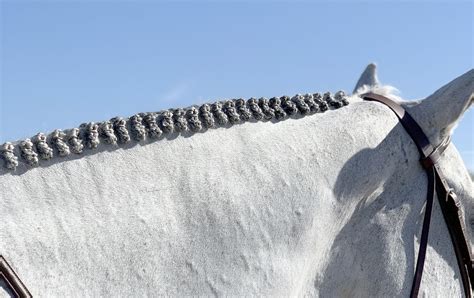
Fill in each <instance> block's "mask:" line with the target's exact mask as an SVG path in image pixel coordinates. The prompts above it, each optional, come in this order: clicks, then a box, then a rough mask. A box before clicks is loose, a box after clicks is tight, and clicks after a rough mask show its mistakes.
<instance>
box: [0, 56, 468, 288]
mask: <svg viewBox="0 0 474 298" xmlns="http://www.w3.org/2000/svg"><path fill="white" fill-rule="evenodd" d="M391 90H392V89H391V88H389V87H386V86H381V85H380V84H379V83H378V80H377V78H376V75H375V66H374V65H369V66H368V68H367V69H366V71H365V72H364V74H363V75H362V76H361V78H360V80H359V82H358V84H357V86H356V88H355V91H354V94H352V96H350V97H347V96H345V95H344V94H343V93H342V92H338V93H337V94H336V95H334V96H333V95H331V94H329V93H327V94H325V95H321V94H318V93H314V94H306V95H296V96H294V97H292V98H290V97H285V96H283V97H274V98H271V99H265V98H260V99H253V98H252V99H249V100H247V101H244V100H241V99H237V100H229V101H225V102H216V103H214V104H205V105H202V106H200V107H197V106H196V107H190V108H187V109H175V110H168V111H162V112H158V113H143V114H139V115H135V116H132V117H130V118H128V119H122V118H114V119H111V120H110V121H104V122H102V123H88V124H85V125H82V126H81V127H79V128H76V129H71V130H66V131H59V130H58V131H55V132H53V133H51V134H49V135H43V134H39V135H37V136H35V137H34V138H32V139H31V140H30V139H28V140H24V141H21V142H16V143H6V144H4V146H3V147H2V149H1V152H0V153H1V156H2V159H3V162H4V168H2V169H0V189H1V192H0V216H1V217H0V222H1V225H0V255H2V256H3V258H4V260H6V262H8V264H9V265H10V266H11V269H12V270H13V271H15V272H16V274H17V275H18V278H19V279H20V280H21V281H22V282H23V284H24V286H25V287H26V288H27V289H28V290H29V291H30V292H31V294H33V295H34V296H38V297H41V296H44V297H53V296H61V297H65V296H66V297H76V296H77V297H84V296H107V297H110V296H116V297H123V296H161V295H166V296H188V295H192V296H228V295H233V296H252V295H258V296H321V297H341V296H342V297H369V296H373V297H382V296H400V297H406V296H408V294H409V292H410V287H411V283H412V279H413V274H414V266H415V262H416V252H417V249H418V242H419V235H420V231H421V221H422V218H423V211H424V204H425V197H426V189H427V178H426V174H425V173H424V171H423V169H422V167H421V166H420V164H419V163H418V159H419V154H418V151H417V149H416V147H415V145H414V143H413V142H412V140H411V138H410V137H409V136H408V134H407V133H406V131H405V130H404V129H403V127H402V126H401V125H400V123H399V122H398V120H397V118H396V116H395V115H394V114H393V113H392V112H391V111H390V110H389V109H388V108H387V107H386V106H383V105H381V104H379V103H375V102H366V101H362V100H361V98H360V97H359V95H360V94H361V93H362V92H366V91H372V92H375V93H379V94H384V95H386V96H388V97H391V98H393V99H396V97H395V96H394V95H393V94H391V93H392V92H391ZM473 92H474V70H470V71H469V72H467V73H466V74H464V75H462V76H460V77H459V78H457V79H455V80H454V81H452V82H450V83H449V84H447V85H445V86H444V87H442V88H441V89H439V90H438V91H436V92H435V93H433V94H432V95H431V96H429V97H427V98H426V99H423V100H420V101H409V102H408V101H407V102H403V100H401V99H398V100H400V101H402V102H403V105H404V106H406V107H407V109H408V110H409V112H410V113H411V114H412V116H413V117H414V118H415V119H416V120H417V121H418V122H419V123H420V125H421V126H422V128H423V129H424V130H425V132H426V133H427V135H428V136H429V139H430V141H431V142H432V143H433V144H438V143H439V142H441V140H443V139H444V138H445V137H446V136H447V135H449V134H451V132H452V129H453V127H454V126H455V125H456V124H457V123H458V122H459V119H460V118H461V116H462V114H463V112H465V111H466V109H467V108H468V107H469V106H470V105H471V104H472V101H473V98H474V97H473ZM440 166H441V168H442V169H443V171H444V172H445V173H446V175H447V177H448V180H449V181H448V182H449V184H450V185H451V186H452V187H453V188H454V189H455V192H456V193H457V194H458V197H459V198H460V199H461V201H462V203H463V209H464V210H465V213H466V222H467V221H469V218H470V216H471V213H472V206H473V202H474V198H473V195H474V192H473V186H472V182H471V180H470V178H469V174H468V172H467V170H466V168H465V166H464V164H463V162H462V160H461V157H460V156H459V153H458V152H457V150H456V148H455V146H454V145H453V144H451V145H449V147H448V148H447V150H446V151H445V153H444V155H443V156H442V157H441V160H440ZM469 235H471V234H470V231H469ZM0 277H1V275H0ZM0 279H1V278H0ZM2 285H3V286H2ZM1 289H3V294H4V295H6V296H8V293H10V294H11V289H10V288H9V287H8V286H7V285H6V283H5V281H4V282H3V284H2V283H0V294H1V293H2V290H1ZM421 293H424V294H426V295H430V296H439V297H448V296H451V297H452V296H461V295H462V285H461V283H460V275H459V271H458V268H457V263H456V258H455V254H454V252H453V248H452V245H451V241H450V239H449V234H448V231H447V228H446V225H445V223H444V220H443V218H442V215H441V212H440V209H439V206H438V205H437V203H436V202H435V206H434V213H433V222H432V227H431V233H430V238H429V245H428V253H427V259H426V265H425V271H424V275H423V280H422V285H421ZM0 296H1V295H0Z"/></svg>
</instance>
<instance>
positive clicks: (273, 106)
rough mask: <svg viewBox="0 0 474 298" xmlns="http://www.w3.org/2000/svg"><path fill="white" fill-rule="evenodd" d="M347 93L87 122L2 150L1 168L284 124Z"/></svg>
mask: <svg viewBox="0 0 474 298" xmlns="http://www.w3.org/2000/svg"><path fill="white" fill-rule="evenodd" d="M348 104H349V101H348V99H347V97H346V95H345V93H344V92H343V91H338V92H336V93H335V94H334V96H333V95H332V94H331V93H330V92H326V93H324V94H323V95H321V94H320V93H314V94H311V93H308V94H305V95H300V94H297V95H295V96H293V97H291V98H290V97H289V96H281V97H272V98H270V99H267V98H263V97H262V98H259V99H256V98H250V99H248V100H244V99H241V98H240V99H232V100H225V101H217V102H214V103H211V104H210V103H205V104H203V105H201V106H191V107H188V108H184V109H183V108H177V109H168V110H164V111H161V112H151V113H139V114H135V115H133V116H131V117H129V118H121V117H114V118H112V119H110V120H107V121H103V122H99V123H95V122H89V123H84V124H81V125H80V126H79V128H72V129H67V130H64V131H63V130H59V129H57V130H55V131H53V132H52V133H50V134H48V135H45V134H43V133H38V134H37V135H35V136H34V137H32V138H31V139H30V138H28V139H25V140H21V141H18V142H15V143H11V142H6V143H4V144H3V145H2V146H1V147H0V158H1V159H3V167H5V168H6V169H8V170H15V169H16V167H17V166H18V165H19V163H23V164H25V165H26V166H28V167H35V166H38V165H39V164H40V162H41V160H43V161H46V160H50V159H53V158H61V157H66V156H69V155H71V154H78V155H80V154H83V153H84V152H85V150H93V149H96V148H97V147H98V146H99V144H101V143H104V144H107V145H110V146H118V145H121V144H127V143H131V142H142V141H144V140H146V139H149V140H158V139H161V138H164V137H166V136H167V135H171V134H174V133H178V134H179V133H185V132H187V133H196V132H204V131H206V130H208V129H213V128H218V127H228V126H232V125H234V124H238V123H243V122H248V121H254V122H255V121H281V120H284V119H287V118H290V117H295V116H306V115H309V114H314V113H323V112H325V111H327V110H329V109H338V108H341V107H343V106H345V105H348Z"/></svg>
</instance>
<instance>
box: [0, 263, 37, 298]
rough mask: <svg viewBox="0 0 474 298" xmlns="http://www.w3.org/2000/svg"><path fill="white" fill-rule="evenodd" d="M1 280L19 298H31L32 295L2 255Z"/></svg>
mask: <svg viewBox="0 0 474 298" xmlns="http://www.w3.org/2000/svg"><path fill="white" fill-rule="evenodd" d="M0 279H3V280H4V281H5V283H6V285H7V286H8V288H9V289H8V290H10V291H11V292H12V294H14V295H15V297H18V298H31V297H32V296H31V294H30V292H29V291H28V289H27V288H26V287H25V285H24V284H23V282H22V281H21V280H20V278H19V277H18V275H17V274H16V273H15V271H13V269H12V267H11V266H10V265H9V264H8V263H7V260H5V258H4V257H3V256H2V255H0Z"/></svg>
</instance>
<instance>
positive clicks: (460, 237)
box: [361, 93, 474, 298]
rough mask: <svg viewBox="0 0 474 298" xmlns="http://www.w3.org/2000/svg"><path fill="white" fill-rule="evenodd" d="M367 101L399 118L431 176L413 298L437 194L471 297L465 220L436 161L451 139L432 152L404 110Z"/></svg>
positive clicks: (473, 275) (473, 276)
mask: <svg viewBox="0 0 474 298" xmlns="http://www.w3.org/2000/svg"><path fill="white" fill-rule="evenodd" d="M361 97H362V98H363V99H364V100H368V101H377V102H380V103H382V104H384V105H386V106H388V107H389V108H390V109H391V110H392V111H393V112H394V113H395V114H396V115H397V117H398V119H399V120H400V123H401V124H402V126H403V127H404V128H405V130H406V131H407V132H408V134H409V135H410V136H411V138H412V140H413V141H414V143H415V145H416V147H417V148H418V151H419V152H420V155H421V158H420V163H421V165H422V166H423V168H424V169H425V171H426V173H427V176H428V192H427V198H426V208H425V216H424V220H423V228H422V231H421V238H420V249H419V250H418V258H417V264H416V269H415V275H414V277H413V284H412V289H411V292H410V297H417V296H418V291H419V289H420V284H421V277H422V274H423V267H424V262H425V257H426V248H427V245H428V235H429V227H430V222H431V210H432V206H433V200H434V193H435V192H436V193H437V196H438V201H439V204H440V207H441V210H442V213H443V217H444V220H445V222H446V225H447V226H448V230H449V235H450V237H451V242H452V243H453V247H454V251H455V253H456V259H457V262H458V266H459V271H460V274H461V280H462V284H463V288H464V294H465V295H466V297H469V298H470V297H471V290H474V284H473V281H474V268H473V260H472V257H471V256H472V254H471V251H470V246H469V244H468V242H467V240H466V239H467V237H466V232H465V226H464V218H463V215H462V210H461V209H460V202H459V200H457V197H456V195H455V194H454V192H453V191H452V190H451V188H450V187H449V185H448V183H447V182H446V179H445V178H444V177H445V176H444V175H443V172H442V170H441V168H440V167H439V166H438V164H437V162H438V160H439V158H440V156H441V155H442V154H443V152H444V150H445V149H446V148H447V147H448V145H449V138H448V139H446V140H444V141H443V142H442V143H441V144H440V145H438V146H437V147H436V148H434V149H433V146H432V145H431V143H430V141H429V139H428V137H427V136H426V135H425V133H424V132H423V129H421V127H420V126H419V125H418V123H417V122H416V121H415V120H414V119H413V117H411V115H410V114H408V112H407V111H405V109H404V108H403V107H402V106H401V105H399V104H398V103H396V102H394V101H392V100H391V99H389V98H387V97H385V96H382V95H379V94H375V93H366V94H363V95H362V96H361Z"/></svg>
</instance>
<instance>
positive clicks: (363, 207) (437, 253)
mask: <svg viewBox="0 0 474 298" xmlns="http://www.w3.org/2000/svg"><path fill="white" fill-rule="evenodd" d="M393 90H394V88H392V87H387V86H382V85H380V84H379V81H378V79H377V76H376V67H375V65H374V64H371V65H369V66H368V67H367V69H366V70H365V71H364V73H363V74H362V76H361V78H360V79H359V81H358V83H357V85H356V87H355V89H354V96H353V97H352V100H353V102H354V106H353V108H354V109H356V112H360V113H363V115H364V117H366V118H367V119H368V120H359V121H357V122H355V123H354V124H355V125H359V124H361V127H360V128H359V129H362V126H364V125H368V124H369V125H371V127H370V128H365V130H364V131H363V132H359V134H360V135H361V136H358V137H361V138H363V139H365V140H366V141H367V142H369V146H368V147H367V146H366V148H365V149H362V150H360V151H359V152H357V153H356V154H355V155H354V156H352V157H351V158H350V159H349V160H348V161H347V162H346V163H345V164H344V167H343V168H342V170H341V171H340V173H339V176H338V178H337V182H336V185H335V188H334V193H335V195H336V197H339V198H346V199H352V200H353V201H352V202H354V204H355V206H356V210H358V211H357V212H354V213H353V214H354V215H353V216H352V218H350V219H349V224H347V225H345V228H344V229H343V231H342V233H341V234H340V235H339V236H338V238H340V241H339V240H338V239H336V241H335V243H334V245H333V248H337V247H339V248H340V249H342V250H343V251H344V253H342V254H340V255H343V256H344V257H343V258H341V260H337V261H335V262H334V264H332V266H330V268H331V267H332V268H334V269H335V270H337V268H341V266H345V265H347V264H348V263H349V262H354V261H353V260H354V259H357V253H351V252H349V250H348V249H345V248H343V246H344V245H346V244H347V243H344V238H346V237H347V235H351V234H355V233H359V234H360V233H362V232H363V233H366V235H367V236H365V235H364V236H360V237H361V239H359V240H357V244H356V245H352V247H351V248H349V249H351V250H353V251H354V246H355V247H357V248H360V251H364V250H366V249H367V250H369V251H370V252H371V253H372V254H373V258H378V257H380V260H381V262H383V263H384V266H382V267H384V268H388V269H387V272H386V274H387V275H391V276H395V275H398V276H404V278H403V284H400V285H402V287H400V288H399V290H397V293H400V292H404V291H407V289H410V287H411V283H412V276H413V275H412V274H413V271H412V269H409V270H408V271H407V268H414V263H415V261H416V256H415V253H414V252H415V247H417V245H416V244H415V242H416V241H418V238H419V235H420V231H421V222H422V219H423V210H424V206H425V202H426V193H427V183H428V182H427V176H426V173H425V172H424V170H423V168H422V166H421V165H420V163H419V162H418V160H419V158H420V156H419V152H418V150H417V148H416V146H415V144H414V142H413V140H412V139H411V138H410V136H409V135H408V134H407V132H406V131H405V129H404V128H403V127H402V125H401V124H400V122H399V121H398V119H397V117H396V116H395V114H394V113H393V112H392V111H390V109H389V108H388V107H387V106H385V105H383V104H380V103H377V102H367V101H364V102H358V101H360V100H361V99H360V97H359V96H360V95H361V94H363V93H366V92H367V91H371V92H373V93H377V94H380V95H384V96H386V97H389V98H391V99H393V100H395V101H397V102H399V103H400V104H401V105H402V106H404V107H405V109H406V110H407V111H408V112H409V113H410V115H411V116H412V117H413V118H414V119H415V121H416V122H417V123H418V124H419V125H420V126H421V128H422V129H423V131H424V132H425V134H426V135H427V136H428V138H429V140H430V142H431V143H432V144H433V146H437V145H438V144H440V143H441V142H442V141H444V140H446V139H447V138H448V137H449V136H450V135H451V134H452V132H453V129H454V128H455V127H456V125H457V124H458V123H459V121H460V119H461V117H462V115H463V113H464V112H465V111H466V110H467V109H468V108H469V107H470V106H471V104H472V103H473V99H474V70H470V71H468V72H467V73H465V74H463V75H462V76H460V77H459V78H457V79H455V80H453V81H452V82H450V83H448V84H447V85H445V86H443V87H442V88H441V89H439V90H438V91H436V92H435V93H433V94H432V95H430V96H428V97H427V98H425V99H423V100H416V101H405V100H403V99H401V98H399V97H397V96H395V95H393ZM354 128H355V129H356V130H357V129H358V128H357V127H354ZM438 164H439V167H440V168H441V169H442V172H443V173H444V175H445V176H446V180H447V182H448V184H449V186H450V187H451V188H453V189H454V192H455V193H456V194H457V196H458V198H459V199H460V201H461V203H462V209H463V210H464V212H465V215H466V216H465V221H466V222H465V223H466V225H467V226H469V221H472V220H471V219H472V218H473V217H474V212H472V211H473V210H474V208H473V206H474V191H473V185H472V181H471V179H470V176H469V173H468V171H467V169H466V167H465V165H464V163H463V161H462V159H461V157H460V155H459V153H458V151H457V150H456V148H455V146H454V144H450V145H449V146H448V148H447V149H446V151H445V152H444V153H443V155H442V156H441V158H440V160H439V162H438ZM354 177H357V178H354ZM351 180H352V181H353V183H348V181H351ZM347 185H350V186H347ZM433 216H434V217H433V222H434V224H433V225H432V226H433V227H432V229H431V232H430V238H429V249H428V259H429V262H428V264H427V265H426V266H425V268H426V271H427V272H438V273H439V272H443V273H441V274H442V275H447V276H453V274H454V276H455V278H459V273H458V271H457V264H456V259H455V257H454V252H453V248H452V245H451V241H450V240H449V235H448V233H447V229H446V225H445V223H444V220H443V217H442V215H441V212H440V208H439V205H438V204H437V202H435V205H434V215H433ZM471 230H472V229H471ZM468 235H469V236H470V237H471V238H472V232H471V233H468ZM375 238H377V239H380V242H377V243H373V242H372V243H370V245H368V244H367V243H369V242H370V239H372V240H373V239H375ZM346 239H347V238H346ZM364 239H365V240H364ZM469 240H470V239H469ZM335 251H337V249H336V250H335ZM346 254H347V255H348V256H350V257H345V255H346ZM379 254H380V256H378V255H379ZM387 255H390V257H389V258H386V256H387ZM344 258H345V260H344ZM376 266H379V265H374V268H375V267H376ZM369 267H370V266H369ZM330 270H331V269H330ZM363 271H364V272H362V273H361V274H364V275H367V274H368V275H371V273H370V272H371V268H365V270H363ZM367 272H369V273H367ZM374 272H378V273H377V274H379V275H380V270H379V271H377V270H374ZM402 272H404V273H402ZM353 273H354V272H352V274H353ZM377 274H376V275H374V276H369V278H368V279H369V280H370V279H374V278H377ZM329 275H331V274H329ZM426 275H428V277H424V281H425V287H427V286H428V287H432V289H433V291H436V289H437V287H440V285H439V282H438V284H436V282H435V280H436V278H435V279H430V277H429V274H426ZM347 278H348V280H351V279H352V278H351V277H350V276H347ZM385 280H386V281H390V282H391V280H392V279H389V278H388V279H385ZM328 284H329V285H328V287H333V286H334V285H332V284H331V282H330V281H329V282H328ZM378 286H380V287H381V291H382V292H383V287H387V288H390V287H391V286H394V287H393V288H397V287H399V286H395V285H394V284H390V285H388V284H384V283H380V284H379V285H378ZM458 286H459V283H455V284H453V283H448V282H446V283H445V284H443V285H442V287H445V288H449V289H448V292H450V293H454V292H458V291H459V290H460V288H458V290H455V289H456V288H457V287H458ZM350 287H353V288H354V287H356V288H357V287H359V286H358V285H357V284H356V282H355V283H354V284H352V285H349V288H350ZM422 287H423V283H422ZM439 289H440V291H442V290H443V288H439ZM398 291H400V292H398ZM394 294H395V293H394ZM407 294H408V293H407Z"/></svg>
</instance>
